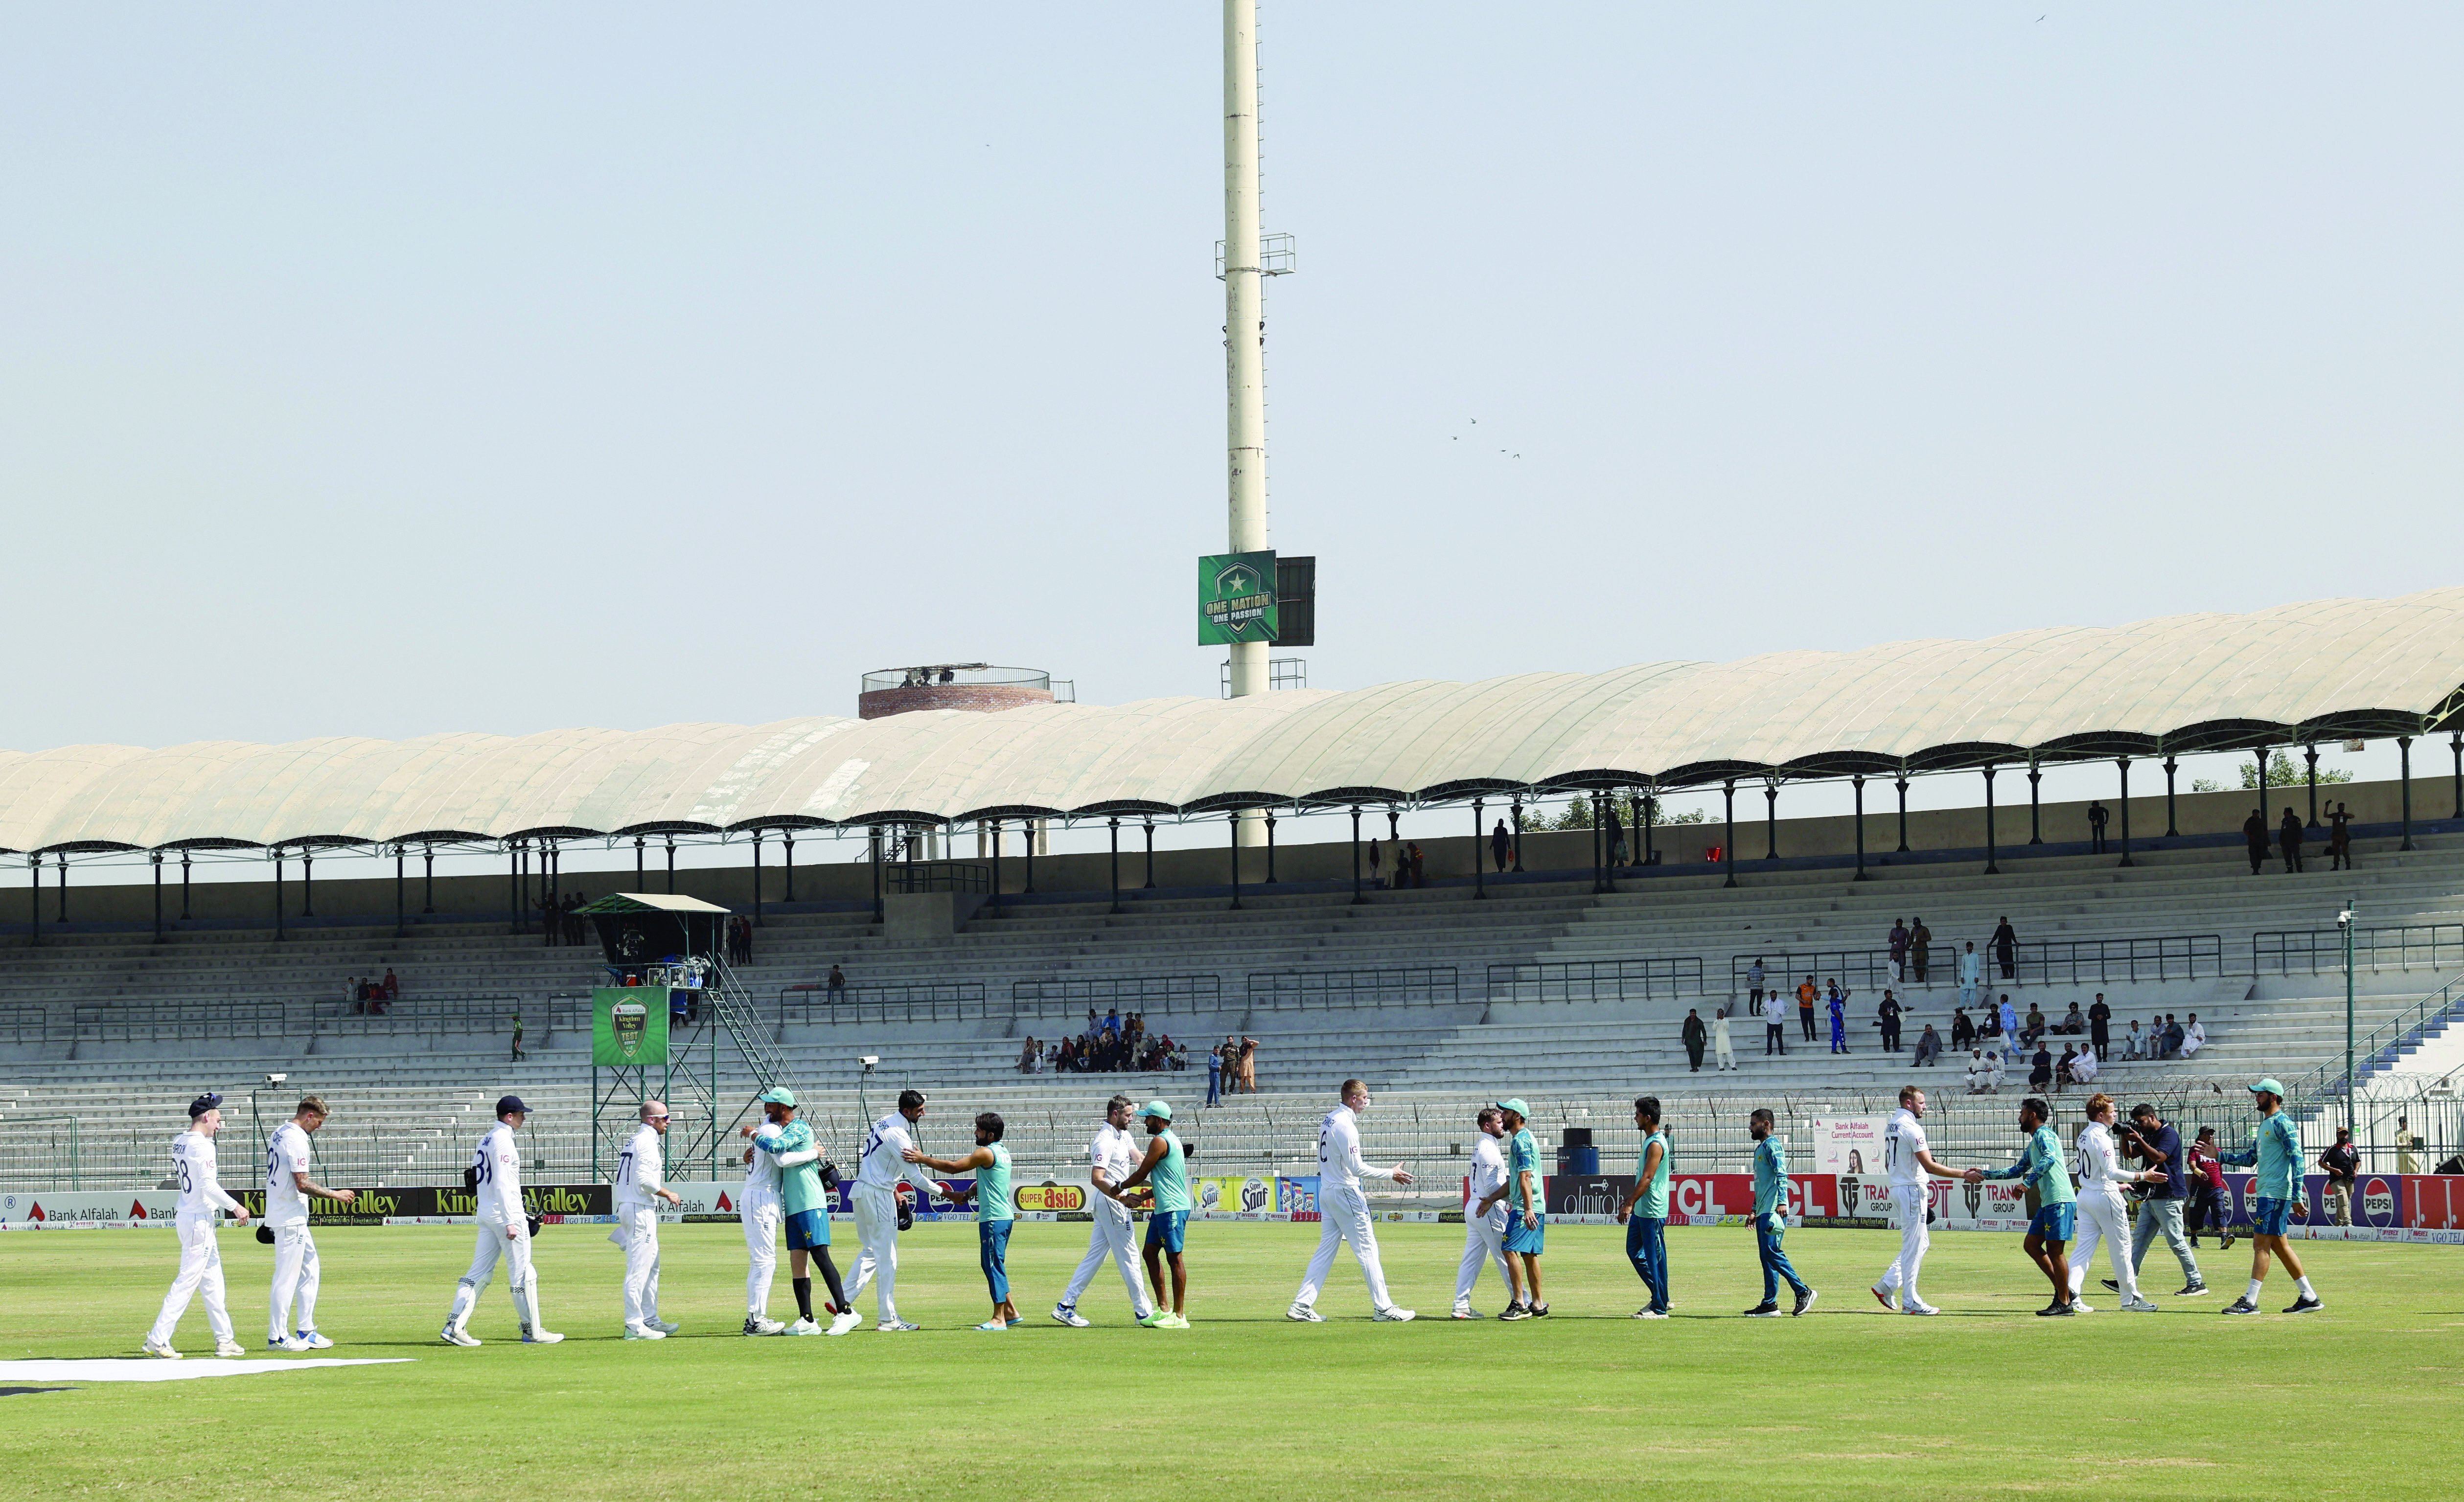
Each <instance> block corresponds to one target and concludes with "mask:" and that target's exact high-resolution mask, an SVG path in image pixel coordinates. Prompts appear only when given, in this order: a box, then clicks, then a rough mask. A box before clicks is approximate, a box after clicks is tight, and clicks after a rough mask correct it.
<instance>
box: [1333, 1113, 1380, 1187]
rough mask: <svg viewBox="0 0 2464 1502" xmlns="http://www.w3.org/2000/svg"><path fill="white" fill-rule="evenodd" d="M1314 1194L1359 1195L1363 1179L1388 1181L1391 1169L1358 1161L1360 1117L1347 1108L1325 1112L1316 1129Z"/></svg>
mask: <svg viewBox="0 0 2464 1502" xmlns="http://www.w3.org/2000/svg"><path fill="white" fill-rule="evenodd" d="M1317 1175H1318V1178H1317V1184H1318V1192H1319V1193H1321V1194H1323V1193H1325V1192H1326V1191H1327V1190H1329V1189H1333V1190H1336V1191H1338V1192H1342V1191H1349V1192H1351V1193H1353V1194H1358V1193H1359V1192H1360V1181H1361V1180H1363V1179H1391V1178H1393V1177H1395V1170H1394V1169H1392V1168H1373V1167H1371V1166H1369V1165H1367V1164H1365V1163H1362V1162H1361V1161H1360V1116H1359V1113H1357V1112H1355V1111H1353V1109H1352V1107H1350V1106H1348V1105H1338V1106H1336V1107H1335V1108H1334V1109H1333V1110H1331V1111H1329V1112H1328V1113H1326V1120H1325V1121H1320V1122H1319V1123H1318V1128H1317Z"/></svg>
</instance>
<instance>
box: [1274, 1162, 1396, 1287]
mask: <svg viewBox="0 0 2464 1502" xmlns="http://www.w3.org/2000/svg"><path fill="white" fill-rule="evenodd" d="M1317 1212H1318V1236H1317V1254H1316V1255H1315V1256H1313V1257H1311V1258H1309V1273H1308V1274H1307V1275H1306V1276H1304V1277H1303V1278H1302V1279H1301V1291H1300V1292H1299V1293H1297V1294H1295V1295H1292V1302H1293V1303H1294V1304H1296V1305H1298V1306H1299V1307H1301V1308H1303V1309H1309V1308H1311V1307H1314V1306H1315V1305H1316V1303H1317V1295H1318V1291H1319V1290H1320V1289H1322V1288H1324V1287H1325V1286H1326V1278H1327V1274H1328V1273H1331V1272H1333V1271H1334V1253H1335V1249H1336V1248H1338V1247H1340V1246H1341V1245H1342V1244H1343V1243H1345V1242H1347V1241H1349V1242H1351V1243H1352V1254H1353V1256H1355V1257H1358V1258H1359V1259H1360V1275H1361V1276H1362V1277H1364V1278H1366V1279H1368V1280H1369V1307H1371V1308H1372V1309H1391V1308H1393V1307H1394V1306H1395V1301H1394V1300H1393V1299H1391V1298H1389V1297H1387V1296H1386V1270H1385V1268H1383V1267H1381V1266H1379V1265H1378V1261H1377V1230H1376V1227H1375V1224H1374V1223H1373V1222H1372V1221H1371V1220H1370V1218H1369V1202H1368V1201H1367V1200H1366V1199H1363V1198H1362V1197H1361V1196H1360V1195H1359V1194H1358V1193H1356V1192H1354V1191H1352V1190H1348V1189H1333V1190H1331V1191H1330V1190H1329V1189H1328V1188H1326V1187H1325V1186H1324V1183H1323V1181H1321V1183H1320V1186H1319V1189H1318V1196H1317Z"/></svg>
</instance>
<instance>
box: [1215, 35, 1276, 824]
mask: <svg viewBox="0 0 2464 1502" xmlns="http://www.w3.org/2000/svg"><path fill="white" fill-rule="evenodd" d="M1259 261H1260V256H1259V253H1258V6H1257V0H1223V349H1224V374H1225V378H1226V381H1227V383H1228V386H1229V391H1228V393H1227V396H1228V401H1227V413H1226V420H1227V429H1228V431H1227V446H1228V448H1229V455H1228V458H1229V471H1230V473H1229V478H1230V482H1231V483H1230V496H1229V508H1228V510H1229V512H1230V521H1231V551H1232V552H1234V553H1254V552H1257V551H1259V550H1261V549H1264V548H1265V546H1266V322H1265V319H1266V297H1265V271H1264V269H1263V268H1262V267H1261V266H1260V264H1259ZM1266 652H1267V644H1266V643H1265V642H1237V643H1235V644H1234V645H1233V646H1232V648H1231V653H1232V672H1231V677H1232V697H1234V698H1236V699H1238V698H1242V697H1243V696H1245V695H1248V694H1262V693H1265V691H1266ZM1235 842H1236V844H1238V845H1254V844H1262V843H1264V842H1265V828H1264V824H1263V822H1262V821H1261V820H1260V819H1259V818H1258V817H1257V816H1254V815H1244V816H1241V818H1240V828H1239V831H1238V834H1237V835H1236V837H1235Z"/></svg>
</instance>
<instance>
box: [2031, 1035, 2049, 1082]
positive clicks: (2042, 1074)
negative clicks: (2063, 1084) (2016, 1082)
mask: <svg viewBox="0 0 2464 1502" xmlns="http://www.w3.org/2000/svg"><path fill="white" fill-rule="evenodd" d="M2053 1082H2054V1056H2053V1053H2052V1051H2051V1050H2049V1049H2047V1048H2046V1047H2045V1046H2044V1045H2043V1044H2041V1043H2039V1044H2037V1045H2036V1054H2035V1057H2034V1058H2031V1059H2030V1060H2028V1088H2029V1089H2031V1090H2043V1089H2045V1088H2047V1087H2048V1086H2050V1085H2051V1084H2053Z"/></svg>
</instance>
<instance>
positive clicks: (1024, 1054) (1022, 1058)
mask: <svg viewBox="0 0 2464 1502" xmlns="http://www.w3.org/2000/svg"><path fill="white" fill-rule="evenodd" d="M1039 1056H1040V1055H1039V1053H1038V1051H1037V1049H1036V1046H1035V1034H1032V1033H1030V1034H1027V1035H1026V1041H1025V1042H1024V1043H1023V1044H1022V1045H1020V1047H1019V1051H1018V1072H1019V1073H1020V1074H1022V1075H1031V1074H1034V1073H1035V1061H1036V1059H1037V1058H1038V1057H1039Z"/></svg>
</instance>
